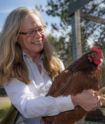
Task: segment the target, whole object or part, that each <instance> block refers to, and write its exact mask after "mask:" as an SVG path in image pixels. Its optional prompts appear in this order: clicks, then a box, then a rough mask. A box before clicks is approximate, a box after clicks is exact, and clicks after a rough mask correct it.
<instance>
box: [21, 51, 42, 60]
mask: <svg viewBox="0 0 105 124" xmlns="http://www.w3.org/2000/svg"><path fill="white" fill-rule="evenodd" d="M22 52H23V58H24V57H25V56H26V57H29V58H31V57H30V56H29V55H27V54H26V53H25V52H24V51H22ZM43 58H44V53H42V54H41V57H40V60H39V61H41V60H42V59H43ZM31 59H32V58H31Z"/></svg>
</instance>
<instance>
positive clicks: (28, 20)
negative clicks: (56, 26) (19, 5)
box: [21, 13, 43, 30]
mask: <svg viewBox="0 0 105 124" xmlns="http://www.w3.org/2000/svg"><path fill="white" fill-rule="evenodd" d="M40 26H43V24H42V23H41V20H40V18H39V17H38V16H37V15H36V14H34V13H31V14H28V15H27V16H26V17H25V18H24V19H23V21H22V26H21V28H22V30H28V29H31V28H37V27H40Z"/></svg>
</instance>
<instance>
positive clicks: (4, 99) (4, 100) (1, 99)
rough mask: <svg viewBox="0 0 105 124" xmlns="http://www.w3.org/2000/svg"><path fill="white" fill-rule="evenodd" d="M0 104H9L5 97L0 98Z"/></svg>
mask: <svg viewBox="0 0 105 124" xmlns="http://www.w3.org/2000/svg"><path fill="white" fill-rule="evenodd" d="M0 103H11V102H10V100H9V98H8V97H7V96H6V97H0Z"/></svg>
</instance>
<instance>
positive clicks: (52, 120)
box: [43, 47, 102, 124]
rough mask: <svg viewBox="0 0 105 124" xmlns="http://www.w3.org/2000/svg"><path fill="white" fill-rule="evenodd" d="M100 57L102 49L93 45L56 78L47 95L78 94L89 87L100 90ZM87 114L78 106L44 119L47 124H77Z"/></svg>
mask: <svg viewBox="0 0 105 124" xmlns="http://www.w3.org/2000/svg"><path fill="white" fill-rule="evenodd" d="M100 59H102V52H101V50H99V49H97V47H93V48H92V49H91V51H89V52H88V53H86V54H84V55H83V56H82V57H81V58H79V59H78V60H77V61H75V62H74V63H72V64H71V65H70V66H69V67H68V68H66V69H65V70H64V71H63V72H61V73H60V74H59V75H58V76H57V77H56V78H55V80H54V82H53V84H52V86H51V88H50V89H49V91H48V93H47V95H46V96H53V97H58V96H68V95H70V94H71V95H76V94H78V93H81V92H82V91H83V90H87V89H93V90H95V91H98V90H99V87H100V83H101V78H102V73H101V69H100V67H99V64H101V60H100ZM86 114H87V112H86V111H85V110H84V109H82V108H81V107H80V106H76V107H75V109H74V110H71V111H67V112H62V113H60V114H59V115H57V116H47V117H43V121H44V123H45V124H75V122H77V121H79V120H80V119H82V118H83V117H84V116H85V115H86Z"/></svg>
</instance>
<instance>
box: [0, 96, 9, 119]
mask: <svg viewBox="0 0 105 124" xmlns="http://www.w3.org/2000/svg"><path fill="white" fill-rule="evenodd" d="M10 105H11V102H10V100H9V98H8V97H0V121H1V120H2V118H3V117H4V115H5V114H6V113H7V111H8V109H9V107H10Z"/></svg>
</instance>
